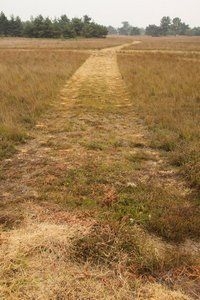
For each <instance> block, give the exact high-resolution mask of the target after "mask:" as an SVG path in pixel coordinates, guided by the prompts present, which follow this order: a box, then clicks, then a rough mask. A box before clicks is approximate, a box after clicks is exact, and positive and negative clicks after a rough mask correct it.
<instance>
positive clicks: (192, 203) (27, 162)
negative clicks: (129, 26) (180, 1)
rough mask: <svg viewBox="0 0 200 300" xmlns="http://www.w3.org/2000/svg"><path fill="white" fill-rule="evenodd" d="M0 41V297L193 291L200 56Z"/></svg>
mask: <svg viewBox="0 0 200 300" xmlns="http://www.w3.org/2000/svg"><path fill="white" fill-rule="evenodd" d="M143 39H144V38H143ZM177 40H179V39H174V43H176V42H177ZM185 40H186V39H185ZM188 40H190V39H188ZM5 41H6V40H3V43H7V46H5V44H4V46H3V47H2V48H6V47H8V48H9V49H7V50H5V49H2V50H1V51H0V72H1V76H0V85H1V86H0V91H1V92H0V93H1V99H3V101H2V103H1V104H0V108H1V109H0V122H1V127H0V128H1V130H0V137H1V149H2V150H1V169H0V190H1V194H0V200H1V201H0V299H3V300H7V299H8V300H16V299H17V300H19V299H20V300H21V299H22V300H28V299H36V300H39V299H42V300H43V299H44V300H50V299H51V300H58V299H60V300H61V299H62V300H65V299H69V300H77V299H81V300H82V299H83V300H86V299H91V300H116V299H117V300H124V299H127V300H150V299H154V300H197V299H199V297H200V289H199V286H200V267H199V266H200V242H199V232H200V211H199V194H198V191H199V186H200V181H199V161H200V159H199V152H198V149H199V140H200V139H199V137H200V136H199V132H200V130H199V129H200V128H199V121H200V120H199V104H200V102H199V98H200V87H199V82H200V66H199V60H198V55H197V54H196V53H191V52H189V51H187V50H186V49H185V50H184V51H185V52H186V53H184V55H182V54H180V53H176V52H173V53H170V54H169V53H160V52H158V53H151V52H150V53H138V52H134V51H133V52H131V53H130V51H128V52H127V50H124V47H125V49H126V48H127V45H126V46H125V44H126V43H128V42H130V43H131V42H132V39H131V40H129V39H126V38H117V37H115V38H108V40H105V39H104V41H103V40H99V41H96V40H90V41H88V40H83V41H79V42H80V44H79V46H78V49H77V48H76V46H69V44H71V43H72V44H73V43H77V41H66V42H59V41H45V42H44V41H39V40H21V39H19V40H16V39H14V40H12V39H8V40H7V41H6V42H5ZM12 41H13V44H12ZM22 41H23V43H22ZM157 41H159V43H160V44H161V46H160V47H164V46H162V43H163V40H162V39H159V40H158V39H157ZM1 43H2V41H1V42H0V45H2V44H1ZM59 43H63V44H62V46H61V45H59V46H58V44H59ZM65 43H66V45H67V44H68V46H64V44H65ZM142 43H145V42H144V41H141V44H138V45H136V44H135V45H130V46H129V48H132V47H142ZM187 43H188V46H187V47H188V48H190V46H189V45H190V42H187ZM123 44H124V45H123ZM100 45H101V46H100ZM119 45H121V46H119ZM38 46H39V47H41V48H43V49H35V48H37V47H38ZM0 47H1V46H0ZM62 47H63V48H62ZM65 47H66V49H67V47H68V49H70V47H74V48H73V49H75V51H73V50H70V51H69V50H67V51H65V50H64V49H65ZM105 47H107V48H106V49H103V50H100V51H99V50H94V49H98V48H105ZM191 47H193V46H191ZM11 48H18V49H11ZM20 48H21V50H20ZM25 48H27V50H26V51H24V49H25ZM53 48H54V49H53ZM158 48H159V47H158ZM171 48H172V49H174V48H176V46H175V45H174V44H173V45H172V46H171ZM60 49H62V51H60ZM83 49H85V50H86V49H87V50H90V49H93V51H88V52H87V51H85V50H84V51H83ZM58 50H59V51H58ZM77 50H78V51H77ZM28 137H29V138H28ZM14 146H16V149H15V148H14ZM12 152H15V153H13V155H11V154H12ZM7 156H9V158H7Z"/></svg>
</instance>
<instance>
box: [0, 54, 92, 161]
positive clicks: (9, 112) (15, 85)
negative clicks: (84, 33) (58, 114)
mask: <svg viewBox="0 0 200 300" xmlns="http://www.w3.org/2000/svg"><path fill="white" fill-rule="evenodd" d="M87 57H88V55H87V54H84V53H73V52H61V53H57V52H55V51H53V50H52V51H49V50H46V51H40V50H36V51H34V52H33V51H26V52H18V51H17V52H16V51H14V50H11V51H7V50H1V52H0V97H1V102H0V135H1V139H0V158H3V157H8V156H9V155H10V154H11V153H13V152H14V151H15V148H14V146H15V144H16V143H18V142H23V141H25V139H26V137H27V135H28V131H27V129H28V128H30V127H32V126H33V125H34V124H35V121H36V119H37V118H38V116H39V115H40V114H41V113H42V112H43V111H44V110H46V109H47V107H49V106H50V104H51V103H52V101H53V100H54V99H55V98H56V96H57V95H58V94H59V92H60V88H61V87H62V85H63V84H64V82H65V81H66V80H67V79H68V78H69V77H70V76H71V75H72V74H73V73H74V72H75V70H76V69H77V68H78V67H79V66H80V65H81V64H82V63H83V62H84V60H85V59H86V58H87Z"/></svg>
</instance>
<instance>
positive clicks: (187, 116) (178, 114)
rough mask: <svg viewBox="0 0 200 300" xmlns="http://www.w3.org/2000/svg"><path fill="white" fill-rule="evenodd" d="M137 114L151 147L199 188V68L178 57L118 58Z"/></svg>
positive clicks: (136, 55) (139, 56) (159, 54)
mask: <svg viewBox="0 0 200 300" xmlns="http://www.w3.org/2000/svg"><path fill="white" fill-rule="evenodd" d="M118 61H119V66H120V69H121V72H122V76H123V78H124V80H125V82H126V84H127V87H128V89H129V92H130V95H131V97H132V102H133V103H134V106H135V109H136V110H137V112H138V114H139V115H140V116H141V117H142V118H144V119H145V121H146V124H147V125H148V126H149V128H151V130H152V131H151V132H152V143H151V145H152V147H155V148H158V149H162V150H164V151H166V154H168V157H169V159H170V161H171V163H172V164H175V165H176V166H179V167H180V170H181V172H182V173H183V174H184V176H185V177H186V178H187V179H188V181H189V182H190V183H191V185H193V186H196V187H197V188H198V189H199V187H200V173H199V172H200V168H199V162H200V157H199V148H200V136H199V132H200V127H199V124H200V118H199V116H200V113H199V112H200V106H199V103H200V102H199V98H200V88H199V87H200V86H199V81H200V65H199V64H198V63H195V62H193V61H186V60H181V59H180V57H179V55H178V54H177V55H170V54H161V53H155V54H147V53H143V54H134V55H132V56H130V55H129V56H127V55H119V56H118Z"/></svg>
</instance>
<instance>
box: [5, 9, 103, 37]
mask: <svg viewBox="0 0 200 300" xmlns="http://www.w3.org/2000/svg"><path fill="white" fill-rule="evenodd" d="M107 33H108V31H107V28H106V27H105V26H102V25H99V24H97V23H95V22H93V21H92V19H91V18H90V17H88V16H87V15H85V16H84V17H83V18H82V19H81V18H73V19H71V20H70V19H69V18H68V17H67V16H66V15H62V16H61V17H60V18H57V19H53V20H52V19H50V18H49V17H47V18H44V17H43V16H42V15H39V16H37V17H35V18H33V17H32V18H31V19H30V20H28V21H25V22H24V21H22V20H21V19H20V17H14V16H11V17H10V18H7V17H6V16H5V14H4V13H3V12H1V14H0V36H12V37H22V36H23V37H29V38H65V39H66V38H77V37H86V38H92V37H93V38H94V37H98V38H99V37H105V36H106V35H107Z"/></svg>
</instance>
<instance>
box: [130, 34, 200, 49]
mask: <svg viewBox="0 0 200 300" xmlns="http://www.w3.org/2000/svg"><path fill="white" fill-rule="evenodd" d="M135 40H138V41H141V43H139V44H135V45H130V46H127V47H126V48H125V49H127V50H162V51H171V52H173V51H184V52H185V51H191V52H192V51H200V37H135Z"/></svg>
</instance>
